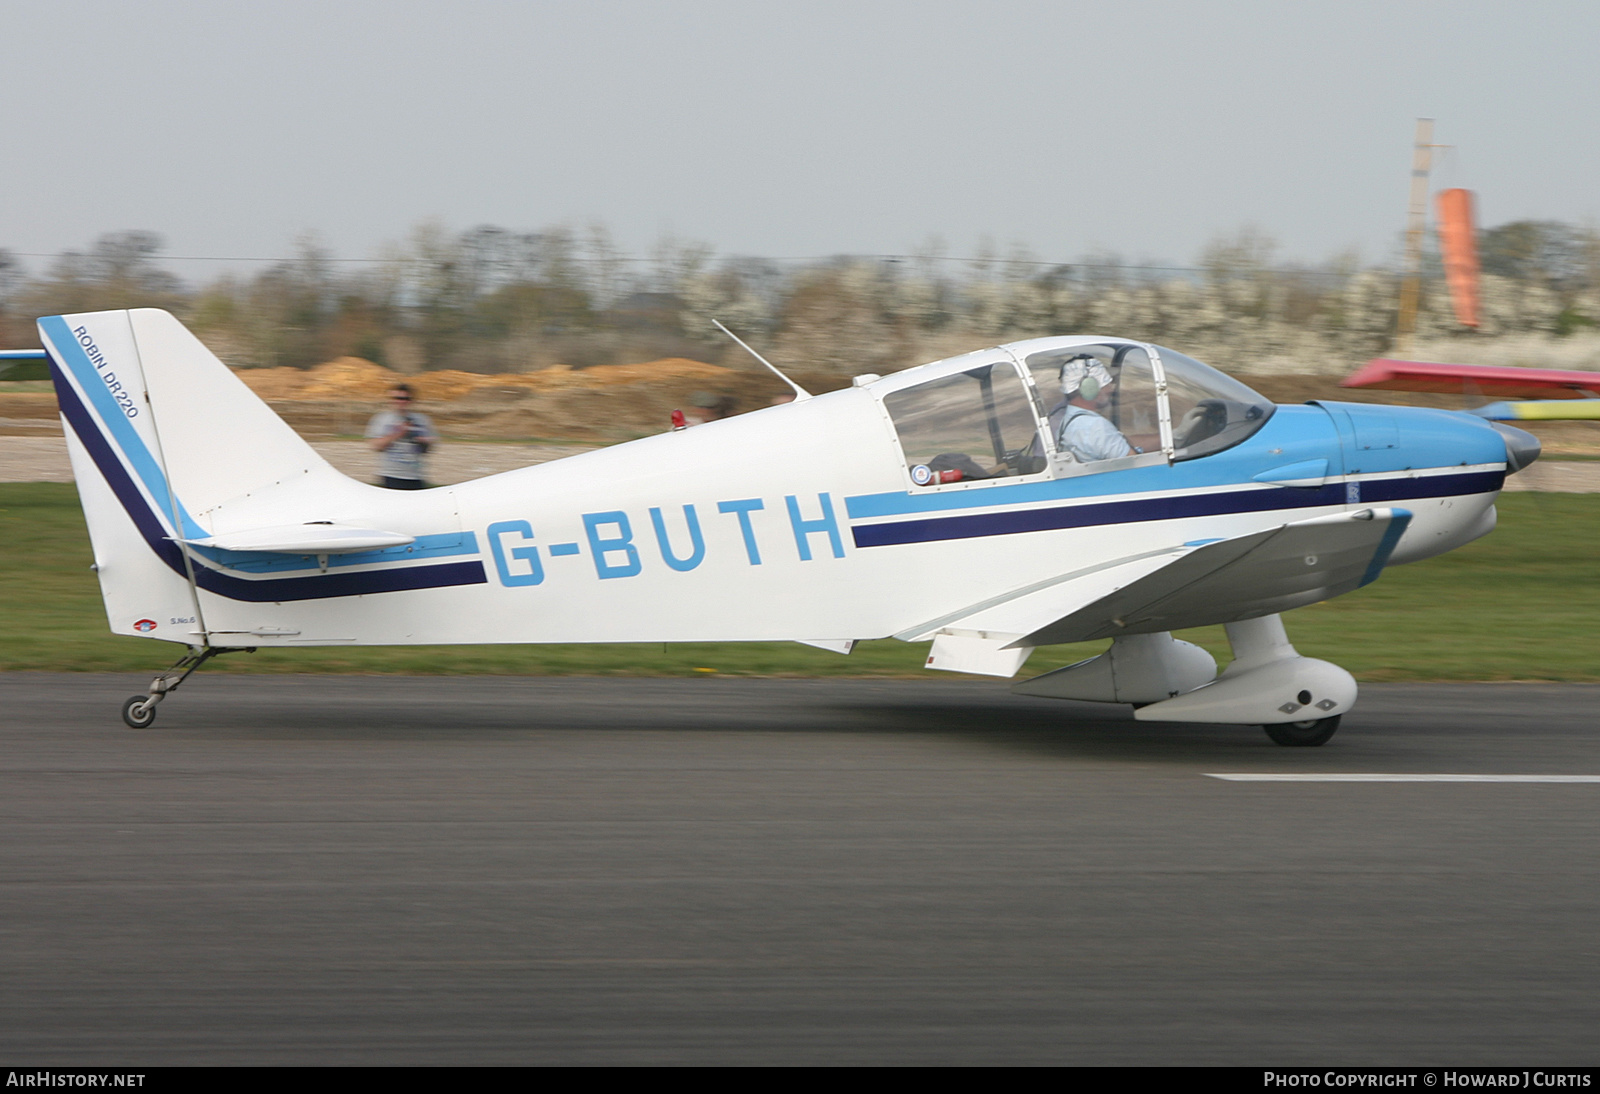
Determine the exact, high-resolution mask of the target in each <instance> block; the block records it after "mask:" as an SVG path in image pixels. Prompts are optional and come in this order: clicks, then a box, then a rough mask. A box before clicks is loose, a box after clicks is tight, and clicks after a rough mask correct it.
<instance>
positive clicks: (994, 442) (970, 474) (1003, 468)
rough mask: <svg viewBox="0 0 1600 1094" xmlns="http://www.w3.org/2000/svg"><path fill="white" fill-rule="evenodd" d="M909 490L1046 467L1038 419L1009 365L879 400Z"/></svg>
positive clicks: (991, 366)
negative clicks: (898, 450) (897, 440)
mask: <svg viewBox="0 0 1600 1094" xmlns="http://www.w3.org/2000/svg"><path fill="white" fill-rule="evenodd" d="M883 405H884V408H885V409H886V410H887V411H888V412H889V417H890V418H891V419H892V420H893V421H894V428H895V432H896V433H897V434H898V435H899V438H900V448H901V451H902V452H903V453H904V454H905V460H906V471H907V473H908V474H909V475H910V476H911V481H912V483H913V485H915V486H939V485H943V484H947V483H954V482H967V481H972V480H983V479H1002V478H1015V477H1018V476H1021V475H1033V474H1037V473H1039V472H1041V471H1043V470H1044V469H1045V459H1044V456H1043V455H1042V454H1041V450H1040V445H1039V443H1038V421H1037V419H1036V418H1035V416H1034V412H1033V405H1032V403H1031V401H1030V400H1029V398H1028V392H1027V388H1026V386H1025V385H1024V384H1023V382H1022V377H1021V376H1019V375H1018V374H1017V371H1016V369H1015V368H1014V367H1013V366H1012V365H1011V364H1010V362H1000V363H995V364H987V365H979V366H978V367H976V368H971V369H968V370H966V371H965V372H958V373H956V374H955V375H953V376H944V377H941V378H939V379H937V380H929V381H928V382H927V383H924V384H918V385H917V386H915V387H909V388H905V389H903V390H901V391H894V392H890V393H889V394H888V395H885V396H884V399H883Z"/></svg>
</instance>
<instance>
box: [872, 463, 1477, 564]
mask: <svg viewBox="0 0 1600 1094" xmlns="http://www.w3.org/2000/svg"><path fill="white" fill-rule="evenodd" d="M1504 482H1505V472H1503V471H1480V472H1474V473H1470V474H1463V475H1434V476H1429V477H1425V478H1414V479H1379V480H1376V481H1367V482H1363V483H1362V484H1361V499H1362V501H1363V502H1364V503H1365V502H1383V501H1399V500H1401V499H1404V498H1432V497H1449V496H1454V495H1458V494H1484V493H1488V492H1489V491H1491V490H1498V489H1500V487H1501V485H1502V484H1503V483H1504ZM1344 501H1345V490H1344V484H1343V483H1333V484H1329V485H1325V486H1321V487H1318V488H1316V489H1314V490H1303V489H1299V488H1295V487H1272V488H1271V489H1267V490H1235V491H1227V492H1217V493H1209V494H1183V495H1179V496H1177V497H1168V498H1131V499H1128V500H1126V501H1113V502H1103V503H1099V504H1094V505H1066V506H1053V507H1050V508H1044V509H1026V510H1021V511H1012V512H1009V513H986V514H982V515H978V516H961V517H937V518H933V519H928V520H906V521H897V522H895V523H893V524H869V525H865V526H860V525H858V526H856V527H855V528H853V529H851V531H852V533H853V535H854V536H855V542H856V546H857V547H888V546H893V545H896V544H902V543H931V542H935V541H938V540H947V539H976V538H978V537H981V536H1009V535H1016V534H1018V533H1021V532H1046V531H1053V530H1056V529H1060V528H1090V527H1095V526H1098V525H1103V524H1138V523H1141V522H1144V521H1153V520H1179V519H1182V518H1184V517H1210V516H1218V515H1221V514H1226V513H1256V512H1270V511H1272V510H1276V509H1307V508H1315V507H1320V506H1329V505H1343V504H1344Z"/></svg>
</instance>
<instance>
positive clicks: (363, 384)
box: [238, 357, 739, 403]
mask: <svg viewBox="0 0 1600 1094" xmlns="http://www.w3.org/2000/svg"><path fill="white" fill-rule="evenodd" d="M238 376H239V378H240V379H241V380H243V381H244V382H245V385H246V386H248V387H249V388H250V390H251V391H254V392H255V393H256V394H257V395H259V396H261V397H262V398H263V399H272V400H283V399H291V400H306V401H311V400H315V401H326V400H330V399H374V400H375V399H377V398H379V397H381V396H382V395H383V393H384V392H385V391H387V390H388V389H389V388H390V387H391V386H393V385H394V384H397V383H406V384H410V385H411V388H412V390H414V391H415V392H416V393H417V397H418V398H419V399H421V400H423V401H425V402H429V403H453V402H457V401H459V400H461V399H466V398H469V397H471V396H473V395H475V394H478V393H480V392H482V391H483V390H484V389H491V390H493V391H494V392H496V393H506V394H513V393H516V392H526V393H528V394H537V393H542V392H549V391H572V390H604V389H610V388H617V387H627V386H630V385H634V384H646V385H649V386H659V385H665V386H673V387H681V386H682V385H683V384H686V383H687V384H699V385H701V386H705V387H719V386H722V385H723V384H725V383H728V382H731V381H733V380H734V379H735V378H736V377H737V376H739V373H737V372H735V371H734V370H733V369H728V368H723V367H721V366H720V365H708V364H706V363H705V362H704V361H691V360H689V359H688V358H686V357H664V358H662V359H661V360H659V361H645V362H643V363H641V364H636V365H596V366H595V367H593V368H585V369H575V368H573V367H571V366H570V365H553V366H551V367H550V368H547V369H542V370H540V371H538V372H509V373H499V374H485V373H479V372H460V371H457V370H454V369H442V370H440V371H437V372H424V373H421V374H419V375H416V376H404V375H401V374H400V373H398V372H395V371H393V370H392V369H387V368H384V367H383V366H382V365H378V364H374V363H373V362H371V361H367V360H364V359H362V358H360V357H341V358H339V359H338V360H336V361H328V362H326V363H325V364H321V365H318V366H317V367H316V368H313V369H305V370H302V369H294V368H260V369H245V370H242V371H240V372H239V373H238Z"/></svg>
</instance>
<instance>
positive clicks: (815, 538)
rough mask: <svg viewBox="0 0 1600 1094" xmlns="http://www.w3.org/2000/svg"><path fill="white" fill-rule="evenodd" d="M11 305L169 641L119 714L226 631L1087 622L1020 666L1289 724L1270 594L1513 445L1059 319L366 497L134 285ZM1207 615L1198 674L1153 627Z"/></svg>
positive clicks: (1492, 481)
mask: <svg viewBox="0 0 1600 1094" xmlns="http://www.w3.org/2000/svg"><path fill="white" fill-rule="evenodd" d="M39 330H40V333H41V335H42V336H43V339H44V344H45V347H46V352H47V353H48V356H49V361H50V367H51V371H52V375H53V377H54V381H55V387H56V392H57V395H58V397H59V400H60V406H61V414H62V418H63V420H64V424H65V429H66V436H67V442H68V446H69V449H70V451H71V458H72V465H73V471H74V474H75V475H76V478H77V483H78V491H79V495H80V497H81V499H82V503H83V508H84V513H85V516H86V517H87V520H88V526H89V534H90V538H91V539H92V541H93V546H94V557H95V569H96V571H97V573H98V575H99V581H100V588H101V592H102V594H103V596H104V599H105V606H106V614H107V617H108V618H109V620H110V624H111V629H112V630H113V631H114V632H116V633H118V634H127V635H136V636H140V637H145V638H152V639H157V640H163V641H168V642H175V643H178V644H180V645H183V646H186V647H187V653H186V655H185V656H184V657H183V658H182V659H181V660H180V661H179V662H178V663H177V664H176V665H174V666H173V667H172V668H171V669H168V670H167V671H165V672H163V673H161V674H160V675H159V676H157V677H156V679H155V680H154V681H153V682H152V685H151V688H150V691H149V693H148V694H145V695H138V696H134V697H133V698H131V699H129V700H128V701H127V703H126V704H125V705H124V708H123V717H124V718H125V719H126V721H127V722H128V723H129V724H130V725H132V726H135V727H143V726H147V725H149V724H150V723H151V721H152V720H153V719H154V717H155V711H156V705H157V704H158V703H159V702H161V700H162V699H163V698H164V697H165V696H166V695H167V694H168V693H169V692H170V691H171V690H172V689H173V688H175V687H176V686H177V685H178V684H179V683H181V682H182V681H183V679H185V678H186V677H187V675H188V674H189V673H191V672H193V671H194V669H195V668H197V667H198V666H199V665H200V664H201V663H203V662H204V661H206V660H207V659H209V658H210V657H212V656H214V655H216V654H218V653H223V652H228V651H232V650H238V649H247V648H255V647H267V646H272V647H299V646H345V645H393V644H413V643H511V642H517V643H523V642H526V643H540V642H674V641H679V642H682V641H690V642H713V641H770V640H775V639H777V640H795V641H800V642H805V643H807V644H809V645H813V646H820V647H823V648H825V649H831V650H836V651H838V652H840V653H849V652H850V650H851V647H852V646H853V644H854V643H855V642H856V641H858V640H860V639H867V638H882V637H888V636H892V637H895V638H899V639H903V640H905V641H908V642H930V643H931V647H930V651H929V653H928V657H927V661H926V664H927V667H928V668H930V669H945V670H951V671H956V672H968V673H983V674H989V675H994V676H1001V677H1011V676H1014V675H1015V674H1016V673H1017V672H1018V670H1019V669H1020V668H1021V667H1022V665H1023V663H1024V662H1025V661H1026V660H1027V658H1028V655H1029V653H1030V652H1031V651H1032V650H1033V649H1035V648H1036V647H1038V646H1044V645H1051V644H1056V643H1067V642H1083V641H1088V640H1093V639H1106V638H1109V639H1111V645H1110V648H1109V649H1108V650H1106V651H1105V652H1104V653H1102V654H1100V655H1099V656H1097V657H1093V658H1090V659H1089V660H1087V661H1082V662H1079V663H1078V664H1075V665H1071V666H1068V667H1066V668H1062V669H1058V670H1056V671H1054V672H1050V673H1046V674H1045V675H1043V676H1039V677H1036V678H1034V679H1031V680H1026V681H1024V682H1022V683H1018V684H1016V685H1014V688H1015V690H1016V691H1018V692H1021V693H1024V694H1028V695H1039V696H1051V697H1058V698H1064V699H1083V700H1095V701H1101V702H1108V703H1127V704H1132V705H1133V706H1134V707H1135V712H1134V716H1135V717H1136V718H1138V719H1141V720H1144V721H1169V722H1222V723H1243V724H1251V725H1261V726H1264V727H1265V728H1266V729H1267V732H1268V734H1269V735H1270V736H1271V737H1272V739H1273V740H1275V741H1277V742H1278V743H1279V744H1286V745H1319V744H1322V743H1323V742H1324V741H1326V740H1327V739H1328V737H1329V736H1330V735H1331V734H1332V733H1333V731H1334V729H1335V728H1337V726H1338V722H1339V719H1340V717H1341V716H1342V715H1343V714H1344V713H1345V712H1346V711H1348V710H1349V709H1350V707H1351V705H1352V704H1353V703H1354V702H1355V699H1356V683H1355V680H1354V679H1353V678H1352V677H1351V676H1350V674H1349V673H1347V672H1345V671H1344V670H1343V669H1341V668H1339V667H1338V666H1336V665H1332V664H1329V663H1328V662H1326V661H1319V660H1315V659H1312V658H1308V657H1303V656H1301V655H1300V654H1299V653H1297V652H1296V650H1295V648H1294V647H1293V646H1292V645H1291V644H1290V643H1289V641H1288V639H1287V637H1286V635H1285V631H1284V626H1283V623H1282V621H1281V619H1280V616H1279V613H1281V612H1285V611H1288V610H1290V609H1292V608H1298V607H1301V606H1303V605H1307V604H1311V603H1314V602H1316V601H1320V600H1326V599H1328V598H1330V597H1334V596H1338V595H1340V594H1341V593H1345V592H1349V591H1350V590H1352V589H1355V588H1358V587H1359V586H1362V585H1365V584H1367V583H1368V582H1370V581H1373V580H1375V579H1376V578H1377V577H1378V576H1379V574H1380V573H1382V571H1383V569H1384V567H1386V566H1392V565H1395V564H1398V563H1404V562H1413V561H1416V560H1418V559H1423V558H1427V557H1429V556H1432V555H1437V554H1440V553H1442V552H1445V551H1448V550H1450V549H1452V548H1455V547H1459V546H1461V545H1462V544H1464V543H1468V542H1470V541H1472V540H1474V539H1476V538H1478V537H1479V536H1482V535H1484V534H1485V533H1487V532H1488V531H1489V530H1490V529H1491V528H1493V527H1494V522H1495V510H1494V501H1495V497H1496V494H1497V493H1498V492H1499V490H1500V487H1501V484H1502V483H1503V481H1504V478H1505V476H1506V474H1508V473H1509V472H1511V471H1515V470H1517V469H1519V468H1520V467H1522V466H1524V465H1526V464H1527V463H1529V462H1531V461H1532V460H1533V459H1534V458H1536V457H1537V455H1538V442H1537V441H1536V440H1535V439H1534V438H1532V437H1531V436H1529V435H1528V434H1526V433H1523V432H1521V431H1520V430H1515V429H1512V428H1510V427H1505V426H1500V425H1492V424H1490V423H1488V422H1485V421H1484V420H1482V419H1481V418H1477V417H1473V416H1472V415H1469V414H1464V413H1456V412H1452V411H1440V410H1425V409H1415V408H1399V407H1381V406H1370V405H1357V404H1344V403H1313V404H1309V405H1305V406H1274V405H1272V404H1271V403H1270V402H1268V401H1267V400H1266V399H1264V398H1262V397H1261V396H1260V395H1258V394H1256V393H1255V392H1254V391H1251V390H1250V389H1249V388H1248V387H1246V386H1245V385H1243V384H1241V383H1239V382H1237V381H1235V380H1232V379H1230V378H1229V377H1227V376H1225V375H1223V374H1222V373H1220V372H1217V371H1215V370H1214V369H1211V368H1209V367H1207V366H1206V365H1203V364H1201V363H1200V362H1198V361H1195V360H1192V359H1190V358H1188V357H1185V356H1184V355H1182V354H1181V353H1175V352H1173V351H1172V350H1168V349H1165V348H1162V347H1159V346H1154V345H1150V344H1147V343H1142V342H1137V341H1131V340H1126V339H1118V338H1102V337H1060V338H1040V339H1035V340H1031V341H1025V342H1015V343H1012V344H1010V345H1005V346H997V347H995V348H992V349H985V350H979V351H978V352H975V353H969V354H966V355H964V356H961V357H955V358H951V359H949V360H945V361H936V362H934V363H933V364H928V365H922V366H919V367H917V368H911V369H907V370H905V371H903V372H898V373H895V374H893V375H890V376H881V377H880V376H871V375H867V376H858V377H856V378H855V381H854V383H853V385H852V386H851V387H849V388H846V389H844V390H841V391H834V392H830V393H828V394H826V395H820V396H817V397H814V398H813V397H810V396H809V395H806V394H805V393H804V392H799V393H798V394H799V397H798V398H796V400H795V401H794V402H791V403H788V404H785V405H780V406H774V407H770V408H767V409H763V410H759V411H756V412H754V413H750V414H745V415H742V416H739V417H735V418H730V419H726V420H722V421H717V422H712V423H709V424H706V425H703V426H699V427H696V428H693V429H688V430H683V431H678V432H670V433H663V434H660V435H658V436H653V437H647V438H644V439H642V440H637V441H632V442H629V443H626V444H619V445H616V446H614V447H611V448H605V449H601V450H598V451H594V452H589V453H585V454H583V455H578V456H571V457H568V458H566V459H562V460H557V461H555V462H552V463H546V464H541V465H538V466H534V467H527V468H523V469H521V470H518V471H510V472H506V473H504V474H499V475H492V476H490V477H487V478H482V479H477V480H475V481H471V482H465V483H461V484H459V485H456V486H450V487H438V488H434V489H430V490H421V491H414V492H408V491H389V490H383V489H380V488H378V487H375V486H370V485H367V484H365V483H361V482H357V481H355V480H353V479H350V478H348V477H346V476H345V475H343V474H341V473H340V472H338V471H336V470H334V468H333V467H331V466H329V465H328V463H327V462H325V461H324V460H323V459H322V458H321V457H320V456H318V455H317V454H316V452H315V451H314V450H313V449H312V448H311V447H310V446H309V445H308V444H306V442H305V441H304V440H302V439H301V438H300V437H299V436H298V435H297V434H296V433H295V432H294V431H293V430H292V429H290V428H289V427H288V426H287V425H286V424H285V423H284V422H283V421H282V420H281V419H280V418H278V417H277V416H276V415H275V414H274V413H273V412H272V411H271V410H270V409H269V408H268V407H267V406H266V405H265V404H264V403H262V402H261V401H260V400H259V399H258V398H256V396H255V395H254V394H252V393H251V392H250V391H249V389H248V388H246V387H245V385H244V384H243V383H241V382H240V381H239V380H238V378H236V377H235V376H234V375H233V373H232V372H230V371H229V370H228V368H227V367H226V366H224V365H223V364H222V362H221V361H219V360H218V359H217V358H216V357H215V356H214V355H213V354H212V353H211V352H210V351H209V350H207V349H206V348H205V346H203V345H202V344H201V343H200V342H199V340H197V339H196V338H195V337H194V336H193V335H192V334H190V333H189V332H188V331H187V330H186V329H184V327H183V326H182V325H181V324H180V323H179V322H178V321H177V320H176V319H174V318H173V317H172V316H171V315H168V314H167V313H165V312H162V311H155V310H135V311H112V312H97V313H93V314H84V315H65V316H52V317H48V318H45V319H42V320H40V322H39ZM1068 362H1074V364H1073V365H1072V367H1071V368H1070V369H1065V371H1069V372H1073V373H1074V374H1083V373H1085V371H1087V372H1088V373H1092V374H1093V375H1095V376H1097V377H1102V378H1104V377H1109V379H1110V382H1109V383H1102V384H1100V385H1098V386H1103V387H1104V388H1105V390H1104V391H1102V392H1101V393H1100V395H1099V402H1098V404H1097V405H1098V407H1099V412H1100V413H1101V414H1102V416H1104V417H1105V418H1107V419H1108V420H1109V421H1110V422H1111V424H1112V425H1114V426H1115V429H1116V432H1118V433H1120V434H1121V435H1122V437H1123V438H1124V439H1125V440H1126V442H1127V454H1126V455H1121V456H1117V457H1115V458H1110V459H1102V460H1093V461H1089V462H1084V461H1081V460H1079V459H1075V458H1074V457H1073V456H1072V455H1071V454H1070V452H1067V451H1063V450H1062V448H1061V446H1060V444H1059V441H1058V434H1059V433H1060V430H1059V428H1058V426H1057V424H1056V420H1057V419H1059V417H1060V411H1061V409H1062V407H1063V406H1064V404H1065V400H1064V398H1063V389H1062V373H1063V371H1064V366H1067V364H1068ZM1093 365H1098V366H1099V369H1098V370H1097V369H1096V368H1093V367H1088V366H1093ZM1101 370H1103V371H1101ZM797 390H798V389H797ZM1079 394H1080V395H1085V394H1088V393H1087V392H1079ZM1213 623H1221V624H1226V629H1227V634H1228V639H1229V642H1230V644H1231V645H1232V648H1233V654H1234V657H1233V660H1232V662H1231V663H1230V664H1229V665H1228V667H1227V669H1226V671H1224V672H1222V673H1221V674H1220V675H1218V673H1217V667H1216V663H1215V661H1214V660H1213V659H1212V658H1211V656H1210V655H1209V654H1207V653H1206V652H1205V651H1204V650H1202V649H1200V648H1199V647H1197V646H1195V645H1192V644H1190V643H1187V642H1183V641H1179V640H1177V639H1174V638H1173V637H1172V635H1171V633H1170V632H1171V631H1173V630H1176V629H1180V628H1184V627H1196V626H1202V625H1206V624H1213Z"/></svg>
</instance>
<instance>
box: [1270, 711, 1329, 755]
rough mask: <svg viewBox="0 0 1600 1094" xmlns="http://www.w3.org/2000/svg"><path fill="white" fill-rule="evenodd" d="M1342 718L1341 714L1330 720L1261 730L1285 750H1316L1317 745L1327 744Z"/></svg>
mask: <svg viewBox="0 0 1600 1094" xmlns="http://www.w3.org/2000/svg"><path fill="white" fill-rule="evenodd" d="M1342 717H1343V715H1341V714H1335V715H1334V716H1333V717H1332V718H1314V719H1312V720H1311V721H1308V722H1280V723H1279V724H1277V725H1272V726H1262V727H1261V728H1262V729H1264V730H1266V731H1267V736H1268V737H1271V738H1272V741H1273V743H1274V744H1280V745H1283V746H1284V747H1286V748H1316V747H1317V746H1318V745H1323V744H1327V743H1328V738H1329V737H1332V736H1333V733H1334V730H1336V729H1338V728H1339V719H1340V718H1342Z"/></svg>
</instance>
